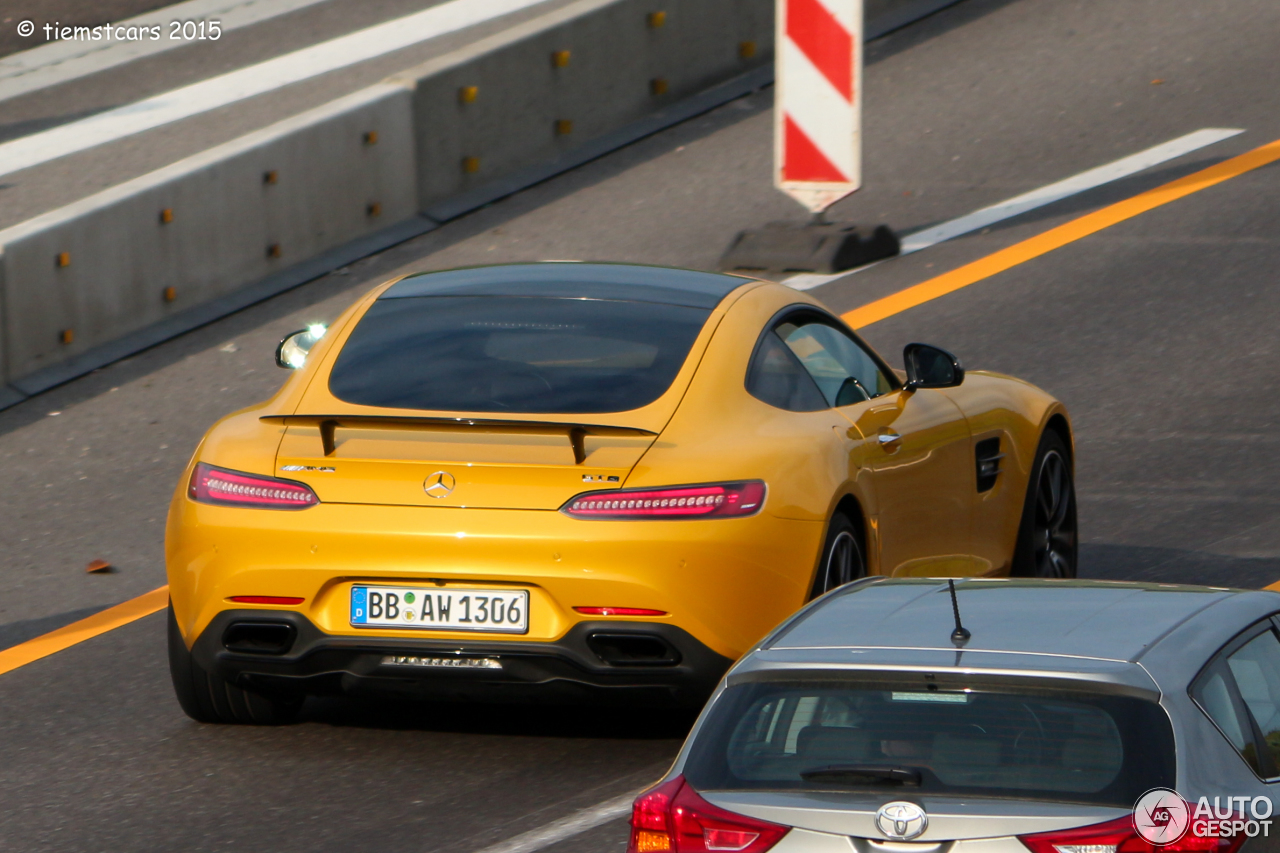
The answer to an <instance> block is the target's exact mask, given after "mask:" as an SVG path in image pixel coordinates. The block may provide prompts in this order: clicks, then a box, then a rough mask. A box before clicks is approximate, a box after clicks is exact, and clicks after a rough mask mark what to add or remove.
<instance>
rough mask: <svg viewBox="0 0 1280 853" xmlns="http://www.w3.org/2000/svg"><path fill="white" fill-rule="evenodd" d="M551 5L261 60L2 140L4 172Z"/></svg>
mask: <svg viewBox="0 0 1280 853" xmlns="http://www.w3.org/2000/svg"><path fill="white" fill-rule="evenodd" d="M545 2H547V0H450V2H448V3H442V4H441V5H439V6H433V7H432V8H430V9H427V10H425V11H422V12H418V13H416V14H413V15H408V16H406V17H403V18H397V19H396V20H394V21H387V22H386V23H382V24H378V25H377V26H373V27H369V28H367V29H363V30H359V31H357V32H354V33H350V34H349V35H345V36H341V37H339V38H336V39H330V40H329V41H326V42H321V43H320V44H317V45H312V46H311V47H306V48H303V49H301V50H296V51H294V52H293V53H286V54H285V55H284V56H277V57H276V58H275V59H268V60H267V61H266V62H260V63H258V64H257V65H250V66H248V67H246V68H240V69H237V70H236V71H232V72H229V73H227V74H222V75H219V76H217V77H211V78H209V79H208V80H202V81H200V82H199V83H193V84H191V85H190V86H183V87H182V88H180V89H174V90H172V91H169V92H165V93H163V94H160V95H156V96H155V97H152V98H147V99H145V100H142V101H137V102H136V103H132V104H126V105H125V106H123V107H118V108H116V109H114V110H107V111H106V112H102V113H99V114H97V115H95V116H90V117H89V118H85V119H81V120H80V121H74V122H71V123H69V124H64V125H61V126H60V127H54V128H50V129H49V130H46V131H43V132H41V133H35V134H32V135H31V136H24V137H22V138H21V139H15V140H13V141H11V142H6V143H4V144H3V145H0V175H7V174H9V173H11V172H16V171H18V170H20V169H28V168H30V167H32V166H36V165H39V164H40V163H45V162H48V161H49V160H53V159H56V158H58V157H65V156H66V155H68V154H74V153H75V152H77V151H84V150H85V149H88V148H92V147H94V146H96V145H101V144H103V143H105V142H111V141H113V140H116V139H122V138H124V137H126V136H131V135H133V134H135V133H140V132H142V131H144V130H150V129H151V128H154V127H159V126H160V125H163V124H169V123H170V122H174V121H178V120H179V119H184V118H188V117H190V116H193V115H197V114H199V113H202V112H207V111H208V110H212V109H216V108H218V107H222V106H226V105H227V104H231V103H234V102H236V101H240V100H244V99H245V98H252V97H254V96H255V95H261V94H263V93H265V92H270V91H272V90H274V89H279V88H281V87H282V86H288V85H289V84H291V83H297V82H299V81H301V80H306V79H308V78H311V77H315V76H317V75H320V74H324V73H326V72H329V71H334V70H337V69H339V68H346V67H347V66H350V65H355V64H356V63H359V62H364V61H366V60H369V59H373V58H375V57H378V56H382V55H383V54H386V53H390V52H392V51H395V50H400V49H401V48H405V47H409V46H410V45H413V44H416V43H417V42H421V41H426V40H427V39H432V38H436V37H438V36H441V35H444V34H446V33H451V32H455V31H457V30H460V29H463V28H465V27H469V26H472V25H474V24H478V23H481V22H483V21H488V20H492V19H494V18H498V17H501V16H503V15H509V14H511V13H512V12H518V11H520V10H521V9H527V8H529V7H530V6H537V5H538V4H540V3H545Z"/></svg>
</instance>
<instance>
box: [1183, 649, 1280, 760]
mask: <svg viewBox="0 0 1280 853" xmlns="http://www.w3.org/2000/svg"><path fill="white" fill-rule="evenodd" d="M1191 695H1192V698H1194V699H1195V700H1196V702H1197V703H1198V704H1199V705H1200V707H1201V708H1203V709H1204V711H1205V713H1206V714H1208V715H1209V717H1210V719H1212V720H1213V721H1214V723H1216V724H1217V726H1218V728H1219V729H1221V730H1222V733H1223V734H1224V735H1226V737H1227V740H1229V741H1231V745H1232V746H1234V747H1235V748H1236V750H1237V751H1238V752H1239V753H1240V755H1241V757H1242V758H1244V760H1245V761H1247V762H1248V763H1249V766H1250V767H1252V768H1253V769H1254V771H1255V772H1256V773H1258V775H1259V776H1263V777H1268V778H1269V777H1273V776H1276V775H1277V767H1278V766H1280V638H1277V637H1276V632H1275V631H1274V630H1273V629H1272V628H1271V627H1270V623H1268V627H1267V630H1264V631H1262V632H1261V633H1259V634H1256V635H1255V636H1253V637H1251V638H1250V639H1248V640H1246V641H1244V642H1243V643H1240V642H1236V643H1233V644H1232V645H1231V646H1228V648H1227V651H1226V653H1225V655H1223V656H1221V657H1220V658H1219V659H1218V660H1216V661H1214V662H1213V663H1212V664H1211V665H1210V666H1209V668H1208V669H1207V670H1206V671H1205V672H1204V673H1203V674H1201V676H1200V677H1199V679H1197V681H1196V683H1195V684H1194V685H1193V686H1192V690H1191Z"/></svg>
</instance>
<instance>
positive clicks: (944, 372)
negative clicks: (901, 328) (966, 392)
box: [902, 344, 964, 391]
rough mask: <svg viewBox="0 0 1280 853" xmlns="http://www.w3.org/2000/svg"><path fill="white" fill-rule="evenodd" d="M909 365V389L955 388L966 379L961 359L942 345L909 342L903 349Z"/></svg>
mask: <svg viewBox="0 0 1280 853" xmlns="http://www.w3.org/2000/svg"><path fill="white" fill-rule="evenodd" d="M902 360H903V361H904V362H905V363H906V367H907V384H906V385H904V386H903V387H904V388H905V389H906V390H908V391H914V390H916V389H917V388H954V387H955V386H957V385H959V384H960V383H961V382H963V381H964V368H963V367H961V366H960V359H958V358H956V357H955V356H954V355H952V354H951V353H949V352H947V351H946V350H944V349H941V348H940V347H935V346H930V345H929V344H907V345H906V347H905V348H904V349H903V350H902Z"/></svg>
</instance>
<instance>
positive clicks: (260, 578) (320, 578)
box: [166, 494, 825, 659]
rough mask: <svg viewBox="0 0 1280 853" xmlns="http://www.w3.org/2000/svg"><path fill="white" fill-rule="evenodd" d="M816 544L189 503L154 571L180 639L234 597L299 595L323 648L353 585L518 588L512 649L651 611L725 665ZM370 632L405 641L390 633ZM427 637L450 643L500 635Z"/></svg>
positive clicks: (400, 510)
mask: <svg viewBox="0 0 1280 853" xmlns="http://www.w3.org/2000/svg"><path fill="white" fill-rule="evenodd" d="M824 535H825V526H824V525H823V524H822V523H819V522H812V521H797V520H793V519H786V518H779V517H776V516H772V515H770V514H769V513H767V512H766V513H760V514H758V515H755V516H751V517H748V518H726V519H702V520H699V519H690V520H680V521H643V522H636V521H606V520H582V519H575V518H570V517H569V516H567V515H565V514H564V513H560V512H542V511H531V510H491V509H461V508H457V507H435V508H432V507H406V506H366V505H347V504H320V505H318V506H314V507H311V508H310V509H306V510H300V511H296V512H282V511H276V510H259V509H246V508H240V507H225V506H214V505H210V504H198V503H195V502H194V501H191V500H189V499H188V498H187V497H186V496H185V495H184V494H179V495H178V496H177V497H176V499H175V501H174V502H173V505H172V508H171V511H170V515H169V526H168V532H167V537H166V539H167V541H166V560H167V565H168V577H169V594H170V597H171V599H172V601H173V608H174V614H175V617H176V619H177V623H178V628H179V630H180V631H181V632H182V635H183V637H184V638H185V639H186V640H187V641H188V643H190V642H191V641H192V639H193V638H194V637H196V636H199V635H201V634H203V633H204V632H205V630H206V628H207V626H208V625H209V624H210V623H211V622H212V621H213V620H214V619H215V618H216V617H218V615H219V614H220V613H221V612H222V611H223V610H226V609H231V608H236V605H235V604H234V603H232V602H231V601H230V599H231V598H232V597H234V596H245V595H262V596H285V597H298V598H303V599H304V603H303V604H301V605H298V606H297V607H295V608H291V609H293V610H295V611H296V612H298V613H300V614H303V615H305V617H306V618H307V619H308V620H310V622H311V624H312V625H314V626H315V627H316V628H317V629H318V630H320V631H322V632H324V633H325V634H329V635H333V636H335V637H336V636H349V635H351V633H352V628H351V625H350V618H351V600H350V592H351V587H352V586H353V585H354V584H356V583H360V582H366V583H386V584H392V585H394V584H402V583H403V584H410V585H414V584H431V585H448V586H457V587H491V586H495V585H496V586H500V587H515V588H521V589H527V590H529V595H530V602H529V605H530V606H529V632H528V634H527V635H525V636H524V637H523V639H525V640H527V641H530V642H533V643H535V644H536V645H538V646H544V645H546V644H549V643H552V642H555V641H558V640H560V639H561V638H563V637H565V636H566V635H567V634H568V633H569V632H570V631H571V630H573V629H574V628H575V626H576V625H577V624H578V623H580V622H583V621H590V620H591V619H592V617H590V616H587V615H586V614H581V613H578V612H577V611H575V610H574V608H575V607H578V606H586V607H601V606H610V607H637V608H645V609H653V610H659V611H663V612H665V613H666V614H668V615H666V616H658V617H653V619H652V620H650V621H653V622H657V623H663V624H669V625H678V626H679V627H680V628H682V629H683V630H684V631H687V632H688V633H689V634H691V635H692V636H694V637H696V638H697V640H698V642H700V643H702V644H703V645H705V646H706V647H708V648H710V649H712V650H713V651H714V652H715V653H717V654H718V655H722V656H724V657H726V658H730V659H733V658H737V657H738V656H739V655H741V654H742V653H743V652H745V651H746V650H747V649H749V648H751V646H752V645H754V644H755V643H756V642H757V641H758V640H759V639H760V638H761V637H763V636H764V635H765V634H767V633H768V632H769V630H770V629H771V628H772V627H773V626H774V625H776V624H777V623H778V622H780V621H781V620H782V619H784V618H786V617H787V616H789V615H790V614H791V613H792V612H794V611H795V610H796V608H798V607H800V606H801V605H802V604H803V603H804V601H805V599H806V596H807V593H808V591H809V589H810V586H811V584H812V580H813V572H814V567H815V565H816V563H817V556H818V553H819V552H820V551H821V549H822V539H823V536H824ZM237 609H240V608H237ZM609 621H611V622H612V621H613V619H610V620H609ZM359 633H361V634H363V629H362V630H361V631H360V632H359ZM370 634H371V635H374V634H376V635H377V636H381V637H384V638H388V639H391V638H406V639H408V640H410V641H411V642H417V641H418V640H419V637H420V636H421V635H420V633H419V632H418V631H406V630H398V629H391V628H388V629H385V630H379V631H376V632H374V631H370ZM435 636H436V637H437V638H438V639H441V640H442V641H443V642H445V643H447V644H450V645H452V644H458V643H465V644H470V643H476V642H481V641H489V640H493V641H495V642H506V641H508V640H512V639H514V638H512V637H511V636H510V635H494V634H489V635H487V636H476V635H474V634H471V633H467V632H444V631H441V632H438V633H436V634H435Z"/></svg>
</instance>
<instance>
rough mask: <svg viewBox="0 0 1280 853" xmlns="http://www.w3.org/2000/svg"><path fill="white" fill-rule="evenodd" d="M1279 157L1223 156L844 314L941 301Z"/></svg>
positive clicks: (1256, 153)
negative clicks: (975, 284)
mask: <svg viewBox="0 0 1280 853" xmlns="http://www.w3.org/2000/svg"><path fill="white" fill-rule="evenodd" d="M1276 160H1280V139H1277V140H1276V141H1275V142H1271V143H1268V144H1267V145H1263V146H1261V147H1259V148H1255V149H1253V150H1252V151H1249V152H1246V153H1244V154H1241V155H1239V156H1238V157H1232V158H1231V159H1230V160H1224V161H1223V162H1221V163H1218V164H1217V165H1214V166H1210V167H1209V168H1207V169H1202V170H1200V171H1199V172H1195V173H1194V174H1190V175H1187V176H1186V177H1184V178H1179V179H1178V180H1176V181H1170V182H1169V183H1167V184H1164V185H1163V186H1159V187H1156V188H1155V189H1151V190H1147V191H1146V192H1144V193H1140V194H1139V195H1136V196H1134V197H1133V198H1129V199H1125V200H1124V201H1121V202H1116V203H1115V204H1113V205H1110V206H1108V207H1104V208H1102V209H1101V210H1096V211H1094V212H1093V213H1088V214H1085V215H1084V216H1081V217H1080V218H1078V219H1073V220H1071V221H1070V222H1067V223H1064V224H1062V225H1059V226H1058V227H1057V228H1051V229H1050V230H1048V231H1045V232H1044V233H1043V234H1037V235H1036V236H1034V237H1031V238H1029V239H1027V240H1023V241H1022V242H1021V243H1015V244H1014V245H1012V246H1009V247H1008V248H1007V249H1001V250H1000V251H998V252H996V253H994V254H991V255H987V256H986V257H985V258H979V259H978V260H976V261H974V262H973V263H970V264H966V265H965V266H962V267H959V268H957V269H954V270H952V271H951V272H946V273H943V274H942V275H940V276H937V277H935V278H931V279H929V280H928V281H922V282H920V283H919V284H917V285H914V286H912V287H908V288H907V289H906V290H900V291H898V292H897V293H894V294H892V295H890V296H886V297H884V298H883V299H877V300H876V301H875V302H870V303H868V304H866V305H863V306H862V307H861V308H855V309H853V310H852V311H850V312H848V313H847V314H844V315H842V316H843V317H844V320H845V322H847V323H848V324H849V325H850V326H852V327H853V328H855V329H857V328H860V327H862V326H869V325H871V324H872V323H875V322H876V321H878V320H883V319H885V318H886V317H892V316H893V315H894V314H899V313H901V312H903V311H906V310H907V309H908V308H914V307H916V306H917V305H922V304H924V303H925V302H929V301H931V300H933V299H937V298H938V297H939V296H945V295H947V294H948V293H954V292H955V291H957V290H960V289H961V288H964V287H968V286H969V285H971V284H974V283H975V282H979V281H982V280H983V279H986V278H990V277H991V276H993V275H996V274H997V273H1002V272H1004V271H1005V270H1007V269H1010V268H1011V267H1015V266H1017V265H1018V264H1021V263H1025V262H1026V261H1029V260H1031V259H1033V258H1038V257H1040V256H1041V255H1044V254H1047V253H1048V252H1052V251H1053V250H1054V249H1058V248H1061V247H1063V246H1065V245H1067V244H1068V243H1073V242H1075V241H1076V240H1079V239H1081V238H1084V237H1088V236H1089V235H1090V234H1096V233H1097V232H1099V231H1101V230H1102V229H1104V228H1108V227H1110V226H1112V225H1115V224H1116V223H1118V222H1123V221H1124V220H1126V219H1132V218H1133V217H1135V216H1137V215H1139V214H1141V213H1146V212H1147V211H1148V210H1153V209H1155V208H1157V207H1160V206H1161V205H1164V204H1168V203H1169V202H1171V201H1176V200H1178V199H1180V198H1182V197H1183V196H1188V195H1191V194H1192V193H1195V192H1199V191H1200V190H1203V189H1207V188H1208V187H1211V186H1213V185H1215V184H1220V183H1222V182H1223V181H1227V180H1230V179H1231V178H1234V177H1236V176H1238V175H1243V174H1244V173H1245V172H1248V171H1251V170H1253V169H1257V168H1259V167H1260V166H1265V165H1267V164H1268V163H1272V162H1274V161H1276Z"/></svg>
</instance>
